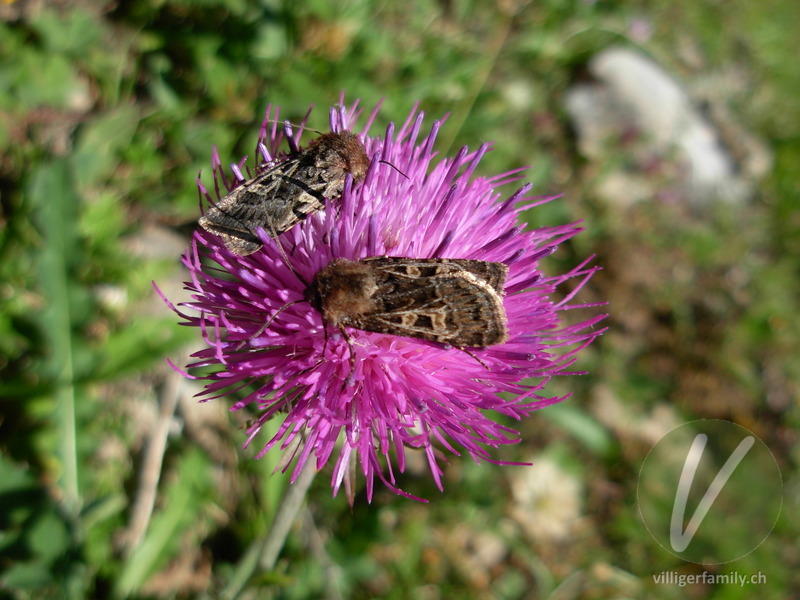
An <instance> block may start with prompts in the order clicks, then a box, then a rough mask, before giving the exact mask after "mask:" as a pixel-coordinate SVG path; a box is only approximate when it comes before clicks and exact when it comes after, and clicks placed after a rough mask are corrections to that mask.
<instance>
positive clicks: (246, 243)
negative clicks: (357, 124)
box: [198, 131, 369, 256]
mask: <svg viewBox="0 0 800 600" xmlns="http://www.w3.org/2000/svg"><path fill="white" fill-rule="evenodd" d="M368 167H369V157H368V156H367V151H366V149H365V148H364V144H362V143H361V140H359V139H358V136H357V135H355V134H354V133H352V132H350V131H339V132H332V133H325V134H322V135H321V136H319V137H318V138H316V139H315V140H313V141H312V142H311V143H310V144H309V145H308V146H307V147H306V148H304V149H302V150H299V151H297V152H294V153H292V154H290V155H289V156H288V157H287V158H286V159H285V160H283V161H281V162H279V163H278V164H276V165H275V166H273V167H271V168H270V169H268V170H266V171H264V172H263V173H260V174H259V175H256V176H255V177H253V178H252V179H248V180H247V181H245V182H244V183H242V184H241V185H239V186H238V187H237V188H235V189H234V190H233V191H231V193H230V194H228V195H227V196H225V197H224V198H223V199H222V200H220V201H219V203H218V204H217V205H216V206H214V207H212V208H211V209H210V210H209V211H208V212H207V213H206V214H204V215H203V216H202V217H200V219H199V221H198V223H199V224H200V226H201V227H202V228H203V229H205V230H206V231H210V232H211V233H213V234H216V235H218V236H220V237H221V238H222V240H223V241H224V242H225V245H226V246H227V247H228V249H229V250H230V251H231V252H234V253H236V254H238V255H240V256H247V255H248V254H252V253H253V252H255V251H256V250H258V249H259V248H261V246H262V243H261V240H260V239H259V238H258V235H256V230H257V229H258V227H263V228H264V230H265V231H266V232H267V233H269V234H270V235H271V236H273V237H277V236H278V235H280V234H281V233H283V232H284V231H288V230H289V229H291V228H292V227H293V226H294V225H295V223H298V222H299V221H300V220H302V219H305V218H306V217H307V216H308V215H310V214H312V213H314V212H316V211H318V210H320V209H321V208H322V207H323V206H324V204H325V199H326V198H338V197H340V196H341V195H342V190H343V189H344V182H345V178H346V176H347V174H348V173H350V175H352V177H353V181H356V182H358V181H361V180H363V179H364V177H365V176H366V174H367V168H368Z"/></svg>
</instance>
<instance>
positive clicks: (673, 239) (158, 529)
mask: <svg viewBox="0 0 800 600" xmlns="http://www.w3.org/2000/svg"><path fill="white" fill-rule="evenodd" d="M798 23H800V4H798V3H797V2H796V0H766V1H764V2H759V3H753V2H749V1H745V0H729V1H727V2H711V1H701V2H697V1H696V0H652V1H650V2H644V1H639V2H636V1H621V2H611V1H609V2H604V1H600V0H598V1H596V2H593V1H588V0H575V1H568V0H545V1H541V2H529V3H526V2H522V1H520V2H514V0H499V1H498V2H496V3H495V2H478V1H474V2H469V1H465V2H458V1H454V0H438V1H437V0H410V1H409V2H407V3H406V2H403V3H401V2H389V1H383V2H381V1H378V0H340V1H332V2H331V1H324V0H310V1H305V2H291V1H289V0H286V1H285V2H281V1H279V0H262V1H261V2H258V1H256V0H186V1H174V0H172V1H171V0H134V1H129V2H88V1H85V0H74V1H70V0H64V1H51V2H48V1H45V0H16V1H14V0H0V203H1V207H0V208H1V211H2V212H1V213H0V272H2V277H1V278H0V302H1V303H2V304H0V390H1V391H0V396H1V399H0V401H1V402H2V404H1V405H0V411H1V412H0V420H1V421H0V448H2V455H0V529H1V531H0V598H20V599H21V598H125V597H129V598H221V597H227V598H233V597H237V594H238V597H241V598H267V597H280V598H320V597H325V598H412V597H413V598H423V599H438V598H450V597H459V598H509V599H516V598H557V599H572V598H582V599H583V598H586V599H594V598H720V599H733V598H752V597H754V596H756V595H758V597H760V598H762V599H764V600H766V599H772V598H776V599H777V598H780V599H786V598H800V591H798V590H800V574H799V573H800V568H799V567H800V545H798V533H799V531H800V522H799V521H798V519H797V518H796V515H797V514H798V489H800V488H799V482H798V469H797V464H798V459H800V455H798V450H797V448H798V446H797V437H798V417H799V416H800V415H799V414H798V405H797V399H798V387H799V385H800V366H798V359H799V358H800V352H798V329H800V327H799V324H800V319H798V317H797V315H798V314H800V296H799V295H798V286H799V285H800V283H799V282H800V269H798V266H799V265H800V237H798V232H799V231H800V212H799V211H798V200H800V177H798V165H800V102H798V100H797V97H798V94H800V69H798V67H797V59H798V57H800V44H799V43H798V39H800V38H799V37H798V36H797V27H798ZM614 46H621V47H628V48H631V49H635V50H637V51H639V52H641V53H643V54H644V55H647V56H649V57H651V58H652V59H654V60H655V61H657V62H658V63H660V64H661V66H662V67H663V68H664V69H666V71H668V72H669V73H670V74H671V75H672V76H674V77H675V78H676V80H677V81H679V82H681V84H682V85H683V86H684V88H685V89H686V90H687V93H688V94H689V96H690V97H692V98H693V100H697V103H698V105H703V106H721V107H724V109H725V111H726V112H727V114H728V115H729V117H730V118H731V119H732V121H733V122H734V123H736V125H737V126H739V127H741V128H743V129H744V130H747V131H749V132H750V133H751V134H752V136H753V137H754V138H756V139H758V140H760V142H761V143H762V144H763V145H764V147H765V148H766V149H767V150H768V154H769V156H770V161H769V168H768V169H767V170H766V173H765V175H764V176H763V177H762V178H759V179H758V180H753V181H752V183H753V187H754V189H755V190H756V192H755V194H754V195H753V196H752V197H750V198H748V199H747V200H744V201H742V202H739V203H730V202H724V201H719V202H718V201H716V200H715V199H714V198H708V199H707V200H708V202H707V203H705V204H704V205H703V206H702V207H701V208H698V207H697V206H690V205H689V204H687V203H685V202H681V201H680V199H679V200H678V201H675V202H664V201H660V200H658V199H655V198H646V197H645V198H642V199H640V201H638V202H634V203H629V204H619V205H618V204H614V203H609V202H608V201H607V200H604V199H603V198H604V196H603V194H602V192H601V189H600V182H601V181H602V175H603V173H604V172H607V170H608V169H610V168H613V167H614V166H615V165H617V166H618V165H619V164H620V162H622V163H625V164H624V165H623V166H627V165H628V163H627V162H626V160H627V158H626V156H627V155H626V152H627V150H626V146H625V144H624V141H623V140H620V141H619V143H617V144H614V143H609V144H608V146H607V147H606V148H605V152H604V153H603V156H605V157H607V158H606V159H604V160H598V159H597V158H596V157H594V158H587V156H585V155H584V154H582V153H581V152H580V151H579V148H578V142H577V138H576V133H575V129H574V127H573V126H572V124H571V120H570V119H569V116H568V114H567V112H566V110H565V102H564V99H565V95H566V93H567V90H568V89H569V88H570V86H571V85H572V84H573V83H575V82H577V81H582V80H586V77H587V64H589V61H590V59H591V58H592V57H593V56H595V55H596V54H597V53H598V52H600V51H602V50H604V49H606V48H610V47H614ZM698 89H705V90H709V89H710V90H711V92H709V93H704V94H702V98H700V99H698V98H697V97H696V95H695V94H696V93H697V90H698ZM342 90H344V91H345V92H346V98H347V99H348V100H353V99H356V98H360V99H361V102H362V106H364V107H365V108H367V109H368V110H369V109H371V108H372V107H373V106H374V105H375V104H376V103H377V102H378V101H380V100H381V99H382V100H383V107H382V110H381V113H380V115H379V117H378V121H377V127H376V128H374V129H373V133H380V132H381V130H382V128H384V127H385V125H386V124H387V123H388V122H389V121H395V122H402V121H403V120H404V119H405V118H406V116H407V114H408V112H409V110H410V109H411V108H412V106H413V105H414V103H415V102H417V101H419V102H420V107H421V108H422V110H424V111H425V113H426V114H427V115H428V120H427V121H426V127H429V126H430V123H431V122H432V120H433V119H436V118H440V117H442V116H443V115H444V114H446V113H449V115H450V116H449V117H448V120H447V121H446V124H445V126H444V127H443V130H442V134H441V136H440V139H439V149H440V151H441V152H442V153H449V152H453V151H454V150H455V149H457V148H458V147H459V146H461V145H463V144H468V145H469V146H470V147H473V148H474V147H477V146H478V145H479V144H480V143H482V142H484V141H492V142H493V143H494V150H493V151H492V152H491V153H489V155H487V157H486V158H485V160H484V161H483V162H482V163H481V167H480V169H479V171H480V172H479V174H480V175H487V176H488V175H492V174H495V173H499V172H502V171H506V170H510V169H513V168H517V167H521V166H526V165H529V166H530V169H529V171H528V174H527V179H529V180H530V181H533V182H534V183H535V185H536V188H535V189H536V190H538V192H539V193H542V194H556V193H563V194H564V198H563V199H561V200H559V201H556V202H553V203H550V204H549V205H547V206H545V207H542V208H539V209H536V210H534V211H532V212H531V214H530V220H531V221H530V222H531V224H532V225H534V226H541V225H556V224H559V223H563V222H567V221H572V220H578V219H584V220H585V226H586V231H585V232H584V233H583V234H581V235H580V236H578V238H576V239H575V240H573V241H572V242H571V243H570V244H565V245H564V246H563V247H562V248H561V249H560V251H559V252H558V253H557V254H556V255H555V256H553V257H552V258H550V259H548V262H547V263H546V265H545V267H546V268H548V269H550V270H551V271H552V272H554V273H555V272H559V271H561V270H564V269H567V268H569V267H571V266H573V265H575V264H576V263H577V262H578V261H579V260H581V259H582V258H583V257H585V256H587V255H589V254H593V253H596V254H597V255H598V257H597V259H596V263H597V264H600V265H601V266H603V268H604V271H602V272H601V273H599V274H598V275H597V276H596V277H595V278H594V279H593V280H592V282H591V284H590V285H589V286H588V287H587V288H585V289H584V291H583V292H582V296H581V297H580V298H581V299H583V300H584V301H587V302H589V301H603V300H607V301H609V302H610V305H609V307H608V311H609V312H610V315H611V316H610V318H609V319H608V321H607V324H608V325H609V327H610V330H609V331H608V333H606V334H605V335H604V336H603V337H602V338H601V339H600V340H599V341H598V342H597V343H595V344H594V345H593V346H592V347H591V348H590V349H588V350H586V351H584V352H583V353H582V354H581V355H580V359H579V361H578V365H577V366H578V368H580V369H583V370H587V371H588V372H589V374H588V375H586V376H584V377H580V378H578V377H572V378H565V379H563V380H561V381H555V382H552V387H551V389H552V391H554V392H558V393H566V392H568V391H571V392H573V397H572V398H571V399H570V400H569V401H568V402H566V403H564V404H562V405H559V406H556V407H552V408H549V409H547V410H544V411H542V412H541V413H538V414H535V415H534V416H533V417H532V418H530V419H528V420H526V421H525V422H523V423H520V424H514V426H518V427H519V428H520V430H521V432H522V439H523V441H522V442H521V443H520V444H518V445H516V446H514V447H513V448H504V449H501V450H500V451H497V452H495V456H496V457H498V458H502V459H505V460H533V461H534V462H535V463H536V464H535V466H534V467H497V466H493V465H488V464H480V465H476V464H474V463H472V462H471V461H469V460H468V459H462V458H457V457H453V458H451V459H450V461H449V463H448V464H447V466H446V476H445V491H444V493H439V492H438V491H437V490H436V489H435V487H434V485H433V484H432V482H431V479H430V476H429V474H428V473H427V472H426V467H425V465H424V460H423V459H422V457H418V460H416V459H415V460H412V461H411V464H410V468H409V472H408V473H407V474H406V475H405V476H403V478H402V480H401V483H402V485H403V487H404V489H407V490H409V491H410V492H412V493H414V494H416V495H421V496H424V497H426V498H428V499H430V501H431V502H430V503H429V504H425V505H423V504H419V503H416V502H413V501H410V500H405V499H403V498H400V497H397V496H394V495H393V494H391V493H390V492H388V491H385V490H380V491H379V492H378V493H377V494H376V497H375V499H374V501H373V503H372V504H371V505H367V504H366V502H365V500H364V495H363V493H362V494H359V495H358V496H357V499H356V503H355V506H354V507H352V508H351V507H349V506H348V504H347V502H346V500H345V498H344V497H343V495H341V496H340V497H338V498H331V492H330V485H329V479H330V472H329V471H326V472H324V473H323V474H321V475H319V476H318V477H317V478H316V480H315V481H314V483H313V485H312V487H311V490H310V492H309V496H308V503H307V505H306V506H305V507H304V508H303V509H302V510H301V512H300V515H299V518H298V520H297V522H296V523H295V525H294V527H293V528H292V530H291V532H290V534H289V537H288V540H287V543H286V546H285V548H284V550H283V553H282V554H281V557H280V559H279V561H278V563H277V565H276V567H275V569H273V570H271V571H268V572H264V571H263V570H259V569H254V568H253V567H252V557H253V552H252V551H253V549H254V548H258V544H259V543H260V540H262V539H263V536H264V535H265V532H266V531H267V529H268V527H269V524H270V522H271V519H272V517H273V515H274V512H275V509H276V506H277V503H278V502H279V499H280V497H281V495H282V494H283V491H284V488H285V486H286V483H287V477H285V476H280V475H272V470H273V468H274V467H275V463H276V460H277V457H273V456H267V457H266V458H265V459H262V460H259V461H256V460H252V458H251V457H252V455H253V454H254V450H257V449H258V443H257V442H256V443H255V444H254V447H253V448H251V449H249V450H246V451H243V450H242V449H241V445H242V443H243V441H244V438H245V434H244V430H243V428H244V425H245V422H246V420H247V419H248V418H249V417H250V415H247V414H239V413H233V414H231V413H228V412H227V406H228V402H223V401H217V402H211V403H207V404H203V405H197V404H196V402H195V400H193V399H192V395H193V394H194V393H196V391H197V388H195V387H193V385H192V384H191V383H190V382H187V381H185V380H182V379H181V378H180V377H178V376H176V375H175V374H174V373H173V372H172V371H171V370H170V369H169V368H168V367H167V366H166V364H165V358H166V357H170V358H171V359H172V360H173V361H175V362H176V363H177V364H185V359H186V353H187V352H191V351H192V350H194V349H197V348H198V347H199V344H200V340H199V337H197V336H196V333H197V332H195V331H189V330H187V329H185V328H179V327H178V326H177V324H176V319H175V318H174V315H172V313H170V312H169V311H168V310H167V309H166V308H165V307H164V306H163V304H162V303H160V301H159V300H158V299H157V298H156V296H155V294H154V292H153V290H152V288H151V285H150V282H151V280H157V281H158V282H159V284H160V285H162V287H163V288H164V289H165V290H166V291H167V293H168V294H170V295H171V296H172V297H174V295H175V294H177V293H178V292H177V290H179V289H180V286H181V281H182V278H183V277H184V275H183V274H182V273H181V271H180V269H179V266H178V256H179V254H180V253H181V252H182V250H183V249H184V248H185V246H186V243H187V240H188V233H187V232H188V231H189V229H188V228H187V227H186V224H189V223H192V222H193V221H194V220H195V219H196V217H197V215H198V197H197V189H196V186H195V179H196V177H197V174H198V172H200V171H202V175H203V178H204V181H205V182H206V184H207V185H208V184H209V182H210V155H211V151H212V147H213V146H216V147H217V149H218V151H219V154H220V156H221V158H222V162H223V164H230V163H231V162H235V161H238V160H239V158H240V157H241V156H243V155H245V154H249V155H251V156H252V154H253V149H254V146H255V140H256V135H257V132H258V127H259V124H260V121H261V118H262V117H263V114H264V110H265V108H266V106H267V104H268V103H273V104H277V105H280V106H281V107H282V109H283V112H282V116H283V117H286V118H290V119H294V120H299V119H300V118H302V116H303V115H304V114H305V112H306V110H307V107H308V106H309V104H310V103H313V104H315V105H316V106H317V109H318V110H316V111H315V112H314V113H313V115H312V117H311V121H310V124H311V125H312V126H314V127H317V128H319V129H323V130H324V129H326V128H327V116H326V110H327V107H328V106H330V105H331V104H334V103H335V102H336V101H337V100H338V98H339V94H340V92H341V91H342ZM745 175H746V173H745ZM665 177H666V176H665V174H664V173H663V171H659V170H658V169H655V170H654V171H653V172H652V180H651V182H650V183H651V184H653V185H655V186H656V187H658V185H660V182H661V181H662V180H664V178H665ZM511 191H512V190H510V189H509V190H507V191H506V193H510V192H511ZM590 313H591V311H588V312H587V313H586V314H585V315H584V317H586V316H589V314H590ZM697 418H718V419H726V420H730V421H733V422H736V423H739V424H741V425H743V426H745V427H747V428H748V429H750V430H752V431H753V432H754V433H756V434H757V435H758V436H759V437H761V439H762V440H764V442H765V443H766V444H767V446H768V447H769V448H770V449H771V450H772V452H773V454H774V455H775V458H776V460H777V462H778V465H779V467H780V469H781V471H782V473H783V478H784V488H783V489H784V505H783V512H782V516H781V518H780V519H779V521H778V524H777V526H776V528H775V530H774V531H773V533H772V534H771V535H770V536H769V537H768V538H767V539H766V541H765V542H764V543H763V544H762V545H761V546H760V547H759V548H758V549H756V550H755V551H754V552H752V553H751V554H749V555H748V556H746V557H745V558H742V559H740V560H739V561H736V562H734V563H731V564H727V565H719V566H716V567H713V566H707V567H702V566H699V565H693V564H691V563H686V562H684V561H681V560H679V559H678V558H676V557H674V556H672V555H671V554H669V553H667V552H666V551H664V550H663V549H662V548H661V547H660V546H658V545H657V544H656V543H655V542H654V540H653V538H652V537H651V536H650V535H649V534H648V532H647V530H646V528H645V527H644V525H643V524H642V521H641V520H640V518H639V514H638V510H637V504H636V483H637V477H638V473H639V469H640V467H641V465H642V463H643V460H644V458H645V456H646V455H647V452H648V450H649V449H650V448H651V447H652V445H653V444H654V443H655V441H657V440H658V438H659V436H660V435H663V434H664V433H666V432H667V431H669V430H670V429H672V428H673V427H675V426H677V425H679V424H681V423H685V422H689V421H692V420H694V419H697ZM748 483H749V486H751V489H754V490H755V489H758V487H759V481H751V482H748ZM746 492H747V489H746V488H745V489H744V490H743V493H746ZM719 543H720V544H725V543H727V542H726V540H725V538H724V536H720V540H719ZM731 543H732V542H731ZM704 569H705V570H708V571H710V572H713V573H725V572H728V571H731V570H737V571H739V572H742V573H747V574H749V573H755V572H759V571H760V572H762V573H764V574H765V576H766V578H767V583H766V584H764V585H759V586H750V587H747V586H745V587H742V588H740V587H737V586H733V585H704V584H697V585H691V586H687V587H678V586H677V585H657V584H655V583H654V580H653V574H657V573H659V572H662V571H665V570H672V571H675V572H679V573H686V574H691V573H699V572H702V571H703V570H704Z"/></svg>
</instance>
